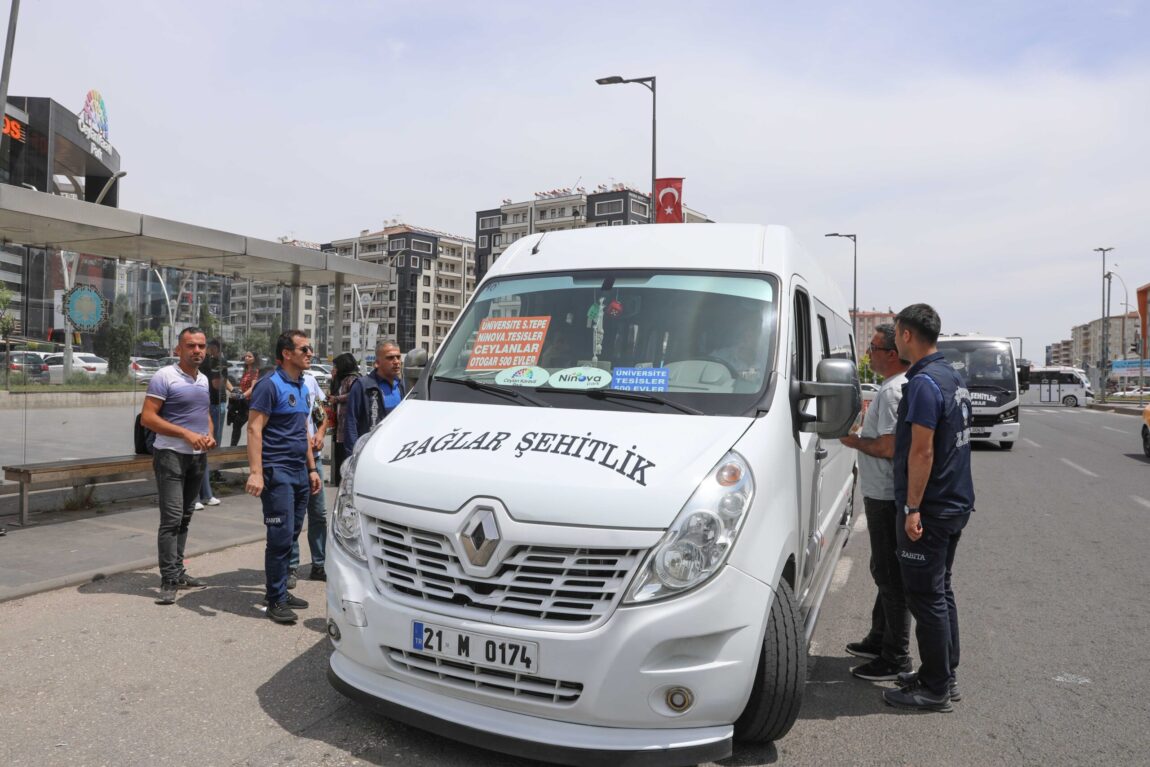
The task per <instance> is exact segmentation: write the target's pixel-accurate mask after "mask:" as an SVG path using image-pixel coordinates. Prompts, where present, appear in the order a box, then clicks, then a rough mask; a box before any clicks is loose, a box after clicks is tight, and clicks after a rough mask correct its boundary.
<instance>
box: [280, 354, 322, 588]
mask: <svg viewBox="0 0 1150 767" xmlns="http://www.w3.org/2000/svg"><path fill="white" fill-rule="evenodd" d="M303 383H304V388H305V389H306V390H307V401H308V410H309V411H310V413H309V415H308V419H307V439H308V445H309V446H310V447H311V451H312V457H313V458H314V459H315V470H316V473H317V474H319V484H320V488H321V489H320V491H319V492H318V493H312V495H311V496H310V497H309V498H308V500H307V547H308V550H309V551H311V569H310V570H309V571H308V575H307V577H308V580H312V581H326V580H327V571H326V570H325V569H324V563H325V562H326V561H327V560H326V557H325V554H324V552H325V550H326V546H327V499H326V498H325V494H324V492H323V489H322V488H323V438H324V436H325V435H326V434H327V407H326V404H325V403H326V402H327V395H326V394H324V393H323V389H321V388H320V385H319V382H318V381H316V380H315V376H314V375H312V374H311V373H310V372H308V371H305V372H304V374H303ZM299 532H300V531H299V530H298V529H297V530H296V531H295V540H294V541H292V545H291V563H290V564H289V566H288V579H287V587H288V589H294V588H295V587H296V580H297V578H298V577H299V574H298V572H297V571H298V570H299Z"/></svg>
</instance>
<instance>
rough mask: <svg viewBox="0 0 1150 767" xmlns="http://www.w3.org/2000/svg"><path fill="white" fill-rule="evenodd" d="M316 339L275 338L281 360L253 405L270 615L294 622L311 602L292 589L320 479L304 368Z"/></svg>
mask: <svg viewBox="0 0 1150 767" xmlns="http://www.w3.org/2000/svg"><path fill="white" fill-rule="evenodd" d="M311 355H312V350H311V344H310V343H309V342H308V338H307V336H306V335H305V334H304V333H303V331H300V330H289V331H287V332H285V333H283V334H282V335H280V337H279V338H278V339H277V340H276V360H277V361H278V362H279V365H278V366H277V367H276V369H275V371H274V372H273V373H272V374H271V375H267V376H264V377H263V378H261V379H260V380H259V382H258V383H257V384H256V385H255V388H254V389H253V390H252V396H251V403H250V404H249V406H248V411H249V414H250V415H249V417H248V464H249V466H250V468H251V474H249V475H248V482H247V487H246V490H247V492H248V494H249V495H254V496H256V497H258V498H259V499H260V500H261V501H263V512H264V525H265V526H266V527H267V545H266V547H265V549H264V571H265V575H266V579H267V605H268V610H267V615H268V617H269V618H271V619H272V620H273V621H275V622H276V623H294V622H295V621H296V619H297V617H298V616H297V615H296V614H295V612H294V611H293V610H292V608H298V609H304V608H306V607H307V606H308V603H307V602H306V601H305V600H303V599H300V598H299V597H297V596H295V595H294V594H292V593H291V592H289V591H288V590H287V580H288V570H289V562H290V558H291V549H292V543H293V542H294V540H295V537H296V535H298V531H299V530H300V528H301V527H302V526H303V520H304V515H305V514H306V513H307V504H308V498H309V497H310V496H311V495H313V494H315V493H318V492H320V490H321V481H320V477H319V473H318V472H317V471H316V467H315V457H314V454H313V453H312V451H311V448H310V445H309V443H308V434H307V419H308V418H309V417H310V415H311V408H310V407H309V404H308V403H309V400H308V396H307V393H308V392H307V388H306V386H305V385H304V382H303V371H304V370H307V369H308V368H309V367H311Z"/></svg>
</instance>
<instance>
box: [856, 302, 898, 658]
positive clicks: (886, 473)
mask: <svg viewBox="0 0 1150 767" xmlns="http://www.w3.org/2000/svg"><path fill="white" fill-rule="evenodd" d="M894 342H895V333H894V325H885V324H884V325H879V326H878V327H877V328H875V332H874V336H873V337H872V338H871V343H870V366H871V370H873V371H874V372H875V373H878V374H879V375H881V376H882V377H883V382H882V386H881V387H880V388H879V390H878V393H877V394H876V395H875V398H874V401H873V402H871V403H870V407H869V408H867V412H866V416H865V417H864V418H863V424H862V429H861V430H860V431H859V432H858V433H857V434H852V435H850V436H848V437H843V438H842V443H843V444H844V445H846V446H847V447H853V448H854V449H855V450H858V462H859V484H860V485H861V488H862V494H863V506H864V508H865V509H866V521H867V532H868V533H869V535H870V547H871V559H870V571H871V576H872V577H873V578H874V582H875V585H876V586H877V587H878V596H877V597H876V598H875V604H874V609H873V610H872V611H871V628H870V632H869V633H867V635H866V638H864V639H863V640H862V641H861V642H851V643H850V644H848V645H847V647H846V649H847V652H848V653H850V654H851V655H854V656H857V657H859V658H868V659H870V660H869V662H867V663H864V664H862V665H860V666H856V667H854V668H852V669H851V673H852V674H854V675H855V676H857V677H859V678H860V679H869V680H871V681H888V680H897V679H898V675H899V674H900V673H902V672H906V671H910V670H911V663H910V611H909V610H908V609H907V606H906V597H905V596H904V594H903V586H902V573H901V571H900V570H899V562H898V556H897V555H896V553H895V552H896V549H897V547H898V541H897V538H896V525H897V524H898V508H897V506H896V504H895V500H894V460H893V459H894V432H895V425H896V424H897V422H898V403H899V400H901V399H902V387H903V384H905V383H906V370H907V368H908V367H909V366H908V365H907V363H905V362H903V361H902V360H900V359H899V357H898V349H896V348H895V343H894Z"/></svg>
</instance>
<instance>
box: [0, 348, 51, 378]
mask: <svg viewBox="0 0 1150 767" xmlns="http://www.w3.org/2000/svg"><path fill="white" fill-rule="evenodd" d="M0 365H5V366H7V368H8V372H9V374H11V373H23V374H24V375H26V376H28V380H30V381H35V382H39V383H46V382H47V380H48V369H47V368H46V367H45V366H44V355H43V354H40V353H39V352H25V351H18V352H12V355H11V358H9V355H8V354H7V353H6V352H3V351H0Z"/></svg>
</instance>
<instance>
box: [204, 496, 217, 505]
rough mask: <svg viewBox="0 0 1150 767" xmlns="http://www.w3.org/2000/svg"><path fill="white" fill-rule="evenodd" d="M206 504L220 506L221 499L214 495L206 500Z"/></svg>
mask: <svg viewBox="0 0 1150 767" xmlns="http://www.w3.org/2000/svg"><path fill="white" fill-rule="evenodd" d="M204 505H205V506H219V505H220V499H219V498H216V497H215V496H214V495H213V496H212V497H211V498H209V499H208V500H206V501H204Z"/></svg>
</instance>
